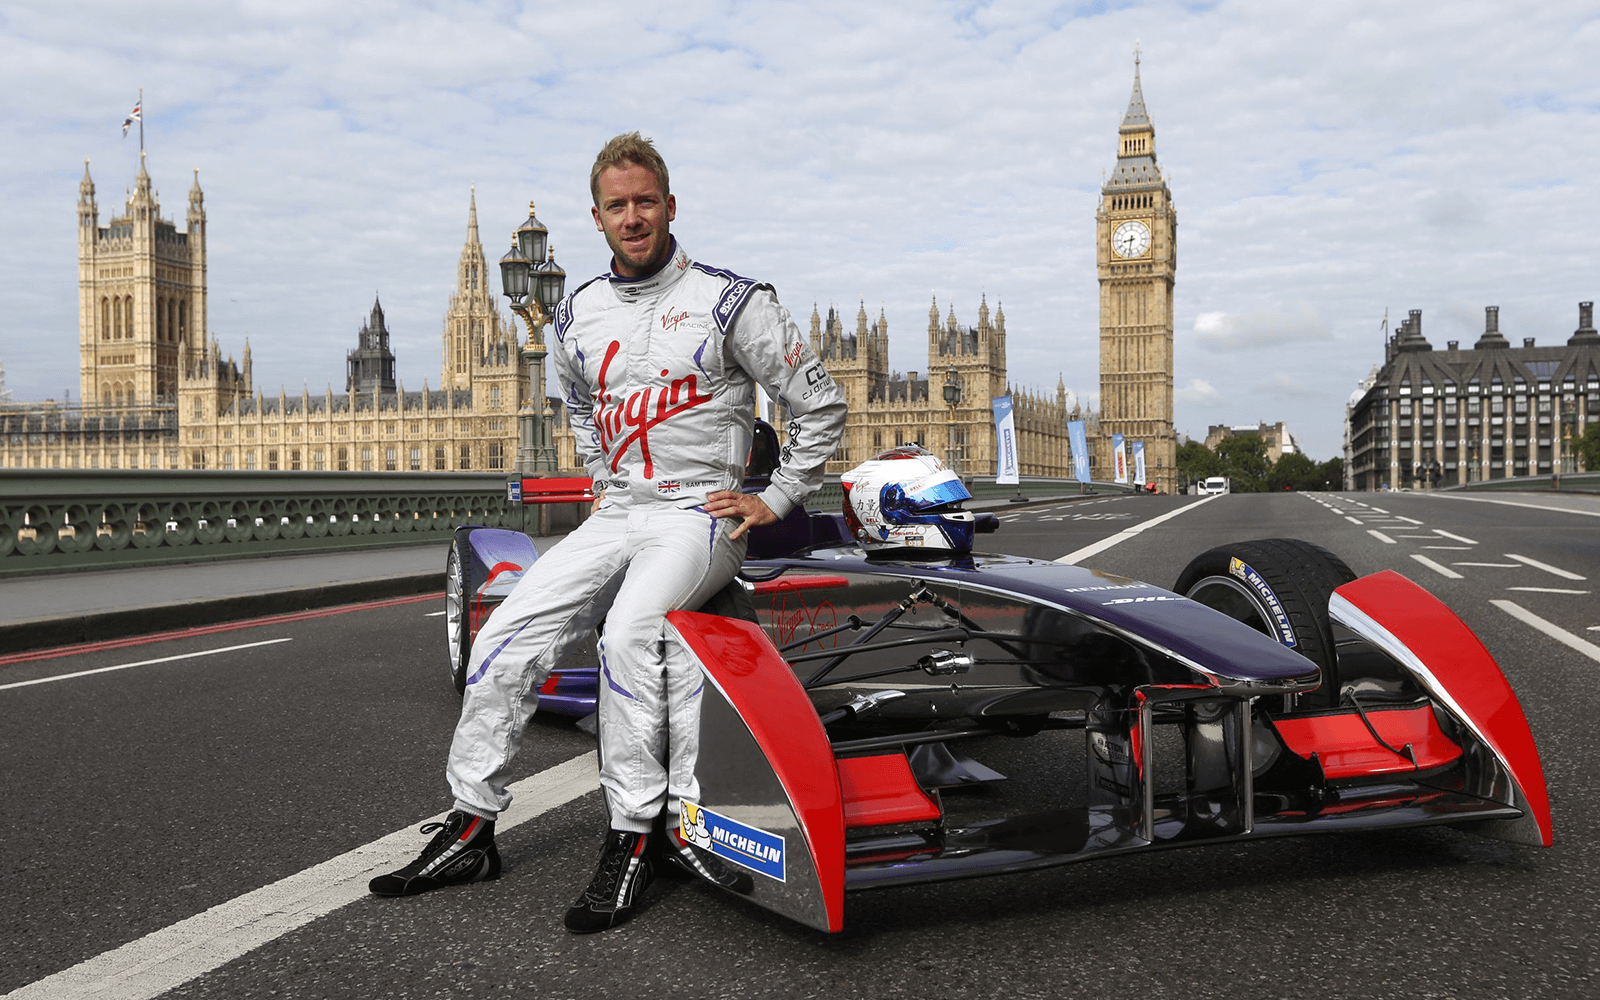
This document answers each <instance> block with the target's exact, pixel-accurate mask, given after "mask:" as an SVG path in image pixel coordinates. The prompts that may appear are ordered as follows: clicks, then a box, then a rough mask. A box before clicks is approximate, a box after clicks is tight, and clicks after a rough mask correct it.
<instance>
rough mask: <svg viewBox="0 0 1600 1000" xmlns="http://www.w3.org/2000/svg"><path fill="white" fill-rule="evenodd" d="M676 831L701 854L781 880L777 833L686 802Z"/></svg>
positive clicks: (779, 844) (782, 868)
mask: <svg viewBox="0 0 1600 1000" xmlns="http://www.w3.org/2000/svg"><path fill="white" fill-rule="evenodd" d="M678 829H679V832H680V833H682V834H683V839H684V840H686V841H688V842H689V843H690V844H693V845H694V846H695V847H698V848H700V849H701V850H703V851H709V852H711V853H712V854H714V855H716V856H717V857H719V858H723V859H725V860H728V861H732V862H733V863H734V864H736V865H740V866H742V867H745V868H748V869H750V870H751V871H753V872H760V873H761V874H763V875H765V876H767V877H768V878H774V879H777V880H778V881H779V882H782V881H784V859H783V848H784V843H783V838H782V837H781V836H779V835H778V834H775V833H768V832H767V831H766V830H762V829H760V828H759V827H754V826H747V825H746V824H744V823H741V822H739V821H738V820H736V819H730V818H729V817H727V816H724V815H722V814H721V813H717V812H713V811H712V810H710V809H706V808H705V807H703V806H701V805H698V804H697V803H694V802H687V801H686V802H681V803H680V804H679V807H678Z"/></svg>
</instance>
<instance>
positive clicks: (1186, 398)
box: [1177, 378, 1222, 406]
mask: <svg viewBox="0 0 1600 1000" xmlns="http://www.w3.org/2000/svg"><path fill="white" fill-rule="evenodd" d="M1177 397H1178V400H1179V401H1180V402H1183V403H1191V404H1194V405H1197V406H1206V405H1209V404H1211V403H1217V402H1221V400H1222V393H1220V392H1218V391H1217V390H1216V388H1215V387H1214V386H1212V384H1211V383H1210V382H1207V381H1206V380H1205V379H1203V378H1196V379H1190V380H1189V384H1188V385H1186V386H1183V387H1181V388H1180V389H1178V392H1177Z"/></svg>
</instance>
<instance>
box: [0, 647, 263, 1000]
mask: <svg viewBox="0 0 1600 1000" xmlns="http://www.w3.org/2000/svg"><path fill="white" fill-rule="evenodd" d="M290 638H292V637H290V636H285V637H284V638H282V639H267V640H264V641H262V642H247V643H245V644H244V645H242V646H224V647H222V648H221V649H202V650H201V651H200V652H198V653H182V654H179V655H178V656H163V657H161V658H159V659H155V660H140V661H138V662H137V663H119V664H117V665H116V666H114V667H96V668H95V669H93V670H78V671H75V672H73V673H70V674H56V675H55V676H54V677H37V678H35V679H33V680H31V681H13V682H11V683H10V684H0V691H9V690H11V689H12V688H22V687H28V686H30V685H33V684H53V683H54V682H56V681H70V680H72V678H74V677H88V676H89V675H91V674H105V673H110V672H111V671H113V670H132V669H133V668H134V667H148V666H151V665H153V664H156V663H172V662H174V661H176V660H192V659H194V658H195V657H197V656H216V655H217V654H218V653H232V652H235V651H237V650H241V649H254V648H255V647H257V646H271V645H274V644H275V643H280V642H288V641H289V640H290ZM0 1000H3V998H0Z"/></svg>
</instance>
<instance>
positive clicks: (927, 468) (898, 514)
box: [839, 445, 975, 553]
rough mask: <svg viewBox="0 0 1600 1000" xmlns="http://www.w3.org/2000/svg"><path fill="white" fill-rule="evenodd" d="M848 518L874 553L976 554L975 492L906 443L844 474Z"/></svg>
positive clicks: (852, 529)
mask: <svg viewBox="0 0 1600 1000" xmlns="http://www.w3.org/2000/svg"><path fill="white" fill-rule="evenodd" d="M839 478H840V483H841V485H842V486H843V487H844V519H845V523H846V525H848V526H849V528H850V533H851V534H852V535H854V536H855V538H856V540H857V541H859V542H860V543H861V546H862V548H864V549H866V550H867V551H868V552H869V553H871V552H880V551H884V550H888V549H901V548H921V549H925V550H944V551H949V552H971V551H972V534H973V527H974V524H975V522H974V519H973V516H972V512H971V511H969V510H962V509H961V504H962V502H963V501H966V500H971V499H972V494H971V493H969V492H967V488H966V486H965V485H963V484H962V482H961V477H959V476H957V475H956V474H955V473H954V472H951V471H950V470H949V469H946V468H945V467H944V463H943V462H941V461H939V459H938V458H937V457H935V456H934V455H933V454H932V453H931V452H928V451H926V450H924V449H923V448H921V447H920V446H918V445H903V446H901V447H898V448H894V449H891V450H889V451H886V452H884V453H883V454H881V455H879V456H878V457H877V458H874V459H870V460H868V461H866V462H862V463H861V464H860V465H858V466H856V467H855V468H854V469H851V470H850V471H849V472H846V473H845V474H844V475H842V476H840V477H839Z"/></svg>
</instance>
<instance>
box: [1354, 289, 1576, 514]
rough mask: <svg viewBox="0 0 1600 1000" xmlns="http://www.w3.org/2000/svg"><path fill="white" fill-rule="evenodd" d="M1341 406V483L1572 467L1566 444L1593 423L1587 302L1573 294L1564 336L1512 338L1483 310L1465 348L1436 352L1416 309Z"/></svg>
mask: <svg viewBox="0 0 1600 1000" xmlns="http://www.w3.org/2000/svg"><path fill="white" fill-rule="evenodd" d="M1363 387H1364V391H1362V392H1361V393H1360V395H1359V397H1358V398H1356V399H1354V400H1353V401H1352V403H1351V405H1350V406H1349V408H1348V410H1347V415H1346V421H1347V423H1346V428H1345V440H1346V442H1347V444H1346V454H1345V468H1346V480H1347V483H1348V485H1349V487H1350V488H1352V489H1357V490H1375V489H1382V488H1384V487H1387V488H1389V489H1401V488H1413V487H1418V488H1420V487H1428V486H1443V485H1451V484H1457V483H1461V484H1464V483H1471V482H1478V481H1481V480H1488V479H1505V478H1510V477H1515V476H1537V475H1549V474H1551V473H1552V472H1578V471H1587V470H1584V469H1581V468H1579V465H1578V460H1577V458H1576V457H1575V455H1574V453H1573V449H1572V447H1571V441H1572V439H1573V438H1575V437H1577V436H1579V435H1581V434H1583V433H1584V430H1585V428H1587V427H1588V425H1589V424H1590V423H1595V422H1600V332H1596V330H1595V328H1594V304H1593V303H1592V302H1580V303H1578V329H1577V330H1575V331H1574V332H1573V333H1572V335H1571V336H1569V337H1567V338H1566V340H1565V342H1564V343H1561V344H1550V345H1547V346H1543V347H1541V346H1539V345H1538V344H1537V342H1536V338H1534V337H1524V338H1523V339H1522V344H1521V346H1520V347H1519V346H1514V345H1513V344H1512V342H1511V341H1510V340H1509V339H1508V338H1507V337H1506V336H1505V334H1503V333H1501V332H1500V308H1499V307H1498V306H1489V307H1487V308H1486V309H1485V310H1484V330H1483V333H1482V335H1480V336H1479V337H1478V339H1477V341H1476V342H1475V343H1473V345H1472V346H1471V347H1469V348H1462V347H1461V346H1460V344H1459V342H1457V341H1454V340H1452V341H1449V342H1448V343H1447V346H1446V348H1445V349H1444V350H1435V349H1434V347H1433V345H1432V344H1431V343H1429V342H1428V340H1427V338H1426V337H1425V336H1424V335H1423V332H1422V310H1420V309H1413V310H1411V312H1410V314H1409V315H1408V317H1407V318H1406V320H1405V322H1403V323H1402V324H1401V325H1400V328H1399V329H1398V330H1396V331H1395V334H1394V336H1393V337H1391V338H1390V339H1389V340H1388V342H1387V344H1386V345H1385V349H1384V364H1383V367H1382V368H1380V369H1379V370H1378V372H1377V374H1376V376H1370V377H1369V379H1368V380H1367V381H1364V382H1363Z"/></svg>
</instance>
